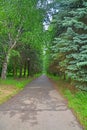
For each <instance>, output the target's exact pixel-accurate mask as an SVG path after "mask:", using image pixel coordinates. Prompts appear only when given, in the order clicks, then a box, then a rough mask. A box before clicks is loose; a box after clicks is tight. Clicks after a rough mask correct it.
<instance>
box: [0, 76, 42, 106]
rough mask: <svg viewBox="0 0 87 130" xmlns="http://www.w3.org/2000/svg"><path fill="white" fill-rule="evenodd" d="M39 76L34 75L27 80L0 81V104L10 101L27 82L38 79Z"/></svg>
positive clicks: (10, 79)
mask: <svg viewBox="0 0 87 130" xmlns="http://www.w3.org/2000/svg"><path fill="white" fill-rule="evenodd" d="M39 76H40V74H36V75H34V76H33V77H29V78H21V79H20V78H19V79H14V78H7V79H6V80H1V79H0V104H2V103H3V102H5V101H7V100H8V99H10V98H11V97H12V96H14V95H15V94H17V93H18V92H19V91H21V90H22V89H23V88H24V87H25V86H26V85H27V84H28V83H29V82H31V81H32V80H33V79H35V78H37V77H39Z"/></svg>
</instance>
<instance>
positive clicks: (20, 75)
mask: <svg viewBox="0 0 87 130" xmlns="http://www.w3.org/2000/svg"><path fill="white" fill-rule="evenodd" d="M19 77H20V78H21V77H22V65H20V75H19Z"/></svg>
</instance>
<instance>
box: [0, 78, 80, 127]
mask: <svg viewBox="0 0 87 130" xmlns="http://www.w3.org/2000/svg"><path fill="white" fill-rule="evenodd" d="M0 130H82V128H81V126H80V125H79V123H78V122H77V121H76V118H75V117H74V115H73V114H72V112H71V111H70V110H69V109H68V108H67V106H66V103H65V100H64V99H63V98H62V97H61V96H60V94H59V93H58V92H57V91H56V90H55V88H54V86H53V84H52V83H51V82H50V81H49V80H48V78H47V77H46V76H41V77H40V78H38V79H36V80H34V81H33V82H31V83H30V84H29V85H27V86H26V88H25V89H24V90H23V91H21V92H20V93H19V94H18V95H16V96H15V97H13V98H12V99H10V100H9V101H8V102H6V103H4V104H3V105H1V106H0Z"/></svg>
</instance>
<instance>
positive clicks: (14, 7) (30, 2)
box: [0, 0, 44, 79]
mask: <svg viewBox="0 0 87 130" xmlns="http://www.w3.org/2000/svg"><path fill="white" fill-rule="evenodd" d="M37 4H38V0H6V1H3V0H0V75H1V77H2V79H5V78H6V74H7V71H8V74H9V75H14V77H16V76H20V77H21V76H26V75H28V76H29V75H30V74H34V73H37V72H41V71H42V52H43V51H42V49H43V45H44V40H43V35H44V32H43V19H44V15H43V14H44V10H43V9H41V8H38V7H37Z"/></svg>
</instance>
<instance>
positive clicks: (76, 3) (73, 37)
mask: <svg viewBox="0 0 87 130" xmlns="http://www.w3.org/2000/svg"><path fill="white" fill-rule="evenodd" d="M49 30H52V32H54V35H53V33H52V39H53V40H52V42H51V43H50V58H49V59H50V62H49V67H48V71H49V72H50V73H54V74H58V75H60V76H62V77H64V78H68V79H69V80H70V81H73V82H74V83H75V85H76V87H79V88H80V89H82V90H87V2H86V1H85V0H62V1H61V2H59V12H58V13H57V14H56V15H54V18H53V21H52V24H51V26H50V27H49Z"/></svg>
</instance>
